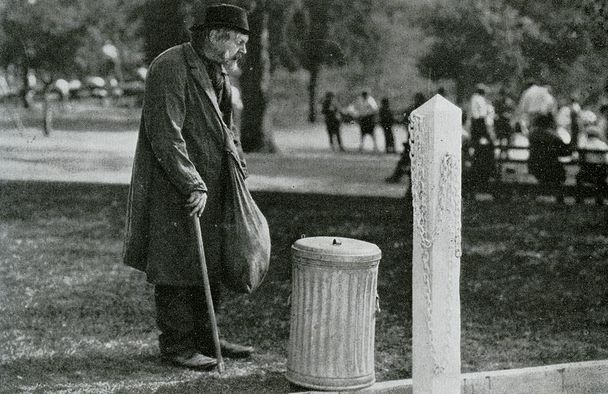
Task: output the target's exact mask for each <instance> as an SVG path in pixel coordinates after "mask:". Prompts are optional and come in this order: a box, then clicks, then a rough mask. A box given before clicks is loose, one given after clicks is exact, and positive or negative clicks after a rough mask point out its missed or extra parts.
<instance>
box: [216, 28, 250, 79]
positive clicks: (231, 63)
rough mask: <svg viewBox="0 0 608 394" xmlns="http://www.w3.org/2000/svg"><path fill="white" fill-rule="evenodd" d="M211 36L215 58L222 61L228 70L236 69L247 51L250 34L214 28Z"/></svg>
mask: <svg viewBox="0 0 608 394" xmlns="http://www.w3.org/2000/svg"><path fill="white" fill-rule="evenodd" d="M209 38H210V43H211V46H212V51H213V55H214V57H215V59H213V60H215V61H218V62H220V63H222V64H223V65H224V67H226V69H227V70H228V71H232V70H235V69H236V67H237V62H238V61H239V60H240V59H241V58H242V57H243V56H245V54H246V53H247V48H246V44H247V41H249V36H248V35H246V34H243V33H239V32H236V31H232V30H228V31H221V30H212V31H211V34H210V36H209Z"/></svg>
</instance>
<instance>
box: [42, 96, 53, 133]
mask: <svg viewBox="0 0 608 394" xmlns="http://www.w3.org/2000/svg"><path fill="white" fill-rule="evenodd" d="M51 86H52V85H50V84H45V86H44V92H43V96H44V101H43V103H42V113H43V116H44V119H43V122H42V132H43V133H44V136H45V137H48V136H50V135H51V131H53V110H52V108H51V97H50V90H51Z"/></svg>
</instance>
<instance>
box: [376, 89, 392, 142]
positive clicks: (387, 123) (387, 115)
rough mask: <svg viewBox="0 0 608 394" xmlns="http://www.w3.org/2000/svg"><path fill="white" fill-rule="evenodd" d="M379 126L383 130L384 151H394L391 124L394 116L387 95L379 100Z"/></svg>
mask: <svg viewBox="0 0 608 394" xmlns="http://www.w3.org/2000/svg"><path fill="white" fill-rule="evenodd" d="M379 117H380V126H381V127H382V130H383V131H384V141H385V144H384V145H385V151H386V153H395V137H394V135H393V124H395V117H394V116H393V111H392V110H391V105H390V102H389V100H388V98H387V97H384V98H383V99H382V100H381V102H380V111H379Z"/></svg>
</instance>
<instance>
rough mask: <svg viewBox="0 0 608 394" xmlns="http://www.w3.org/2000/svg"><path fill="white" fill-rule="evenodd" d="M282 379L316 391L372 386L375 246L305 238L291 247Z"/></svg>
mask: <svg viewBox="0 0 608 394" xmlns="http://www.w3.org/2000/svg"><path fill="white" fill-rule="evenodd" d="M291 250H292V257H293V264H292V285H291V326H290V332H289V348H288V357H287V374H286V377H287V380H289V381H290V382H292V383H294V384H296V385H299V386H302V387H308V388H312V389H317V390H336V389H339V390H356V389H360V388H364V387H367V386H370V385H372V384H373V383H374V382H375V380H376V378H375V372H374V343H375V342H374V339H375V323H376V309H377V292H376V289H377V280H378V264H379V263H380V258H381V256H382V253H381V251H380V249H379V248H378V246H376V245H374V244H372V243H369V242H365V241H360V240H356V239H351V238H339V237H310V238H302V239H299V240H298V241H296V242H295V243H294V244H293V245H292V247H291Z"/></svg>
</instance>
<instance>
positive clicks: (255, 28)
mask: <svg viewBox="0 0 608 394" xmlns="http://www.w3.org/2000/svg"><path fill="white" fill-rule="evenodd" d="M249 26H250V35H249V43H248V44H247V56H246V57H245V64H244V65H243V74H242V75H241V78H240V85H241V89H242V92H241V94H242V97H243V114H242V121H241V144H242V146H243V150H244V151H245V152H275V151H276V146H275V144H274V141H273V139H272V133H271V130H270V121H269V120H268V117H267V114H266V109H267V107H268V102H269V88H270V57H269V54H268V13H267V12H266V10H265V7H264V3H263V2H259V3H258V5H257V6H256V8H255V10H254V11H253V12H252V13H251V14H250V16H249Z"/></svg>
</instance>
